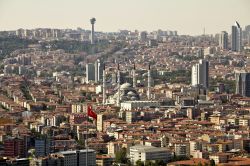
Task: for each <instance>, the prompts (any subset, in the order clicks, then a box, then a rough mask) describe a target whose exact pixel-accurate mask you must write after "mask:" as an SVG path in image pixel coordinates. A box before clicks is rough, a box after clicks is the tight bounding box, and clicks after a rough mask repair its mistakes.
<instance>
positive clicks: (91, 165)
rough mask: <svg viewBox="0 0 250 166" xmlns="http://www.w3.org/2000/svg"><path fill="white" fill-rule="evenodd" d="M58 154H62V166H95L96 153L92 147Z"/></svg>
mask: <svg viewBox="0 0 250 166" xmlns="http://www.w3.org/2000/svg"><path fill="white" fill-rule="evenodd" d="M58 154H59V155H62V156H63V160H64V162H63V163H64V164H63V165H64V166H96V153H95V151H94V150H93V149H88V150H86V149H84V150H74V151H63V152H59V153H58ZM86 157H87V162H86Z"/></svg>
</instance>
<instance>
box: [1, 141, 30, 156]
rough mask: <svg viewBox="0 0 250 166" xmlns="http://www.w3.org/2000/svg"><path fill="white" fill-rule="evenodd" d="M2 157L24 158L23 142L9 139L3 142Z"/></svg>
mask: <svg viewBox="0 0 250 166" xmlns="http://www.w3.org/2000/svg"><path fill="white" fill-rule="evenodd" d="M4 155H5V156H7V157H17V156H18V157H25V148H24V140H23V139H21V138H14V137H10V138H7V139H6V140H5V141H4Z"/></svg>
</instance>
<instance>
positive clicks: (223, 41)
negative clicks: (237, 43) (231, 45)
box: [219, 31, 228, 50]
mask: <svg viewBox="0 0 250 166" xmlns="http://www.w3.org/2000/svg"><path fill="white" fill-rule="evenodd" d="M219 46H220V48H221V49H223V50H227V49H228V33H227V32H226V31H222V32H221V34H220V38H219Z"/></svg>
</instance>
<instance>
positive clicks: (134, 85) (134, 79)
mask: <svg viewBox="0 0 250 166" xmlns="http://www.w3.org/2000/svg"><path fill="white" fill-rule="evenodd" d="M133 87H134V88H136V78H135V64H134V69H133Z"/></svg>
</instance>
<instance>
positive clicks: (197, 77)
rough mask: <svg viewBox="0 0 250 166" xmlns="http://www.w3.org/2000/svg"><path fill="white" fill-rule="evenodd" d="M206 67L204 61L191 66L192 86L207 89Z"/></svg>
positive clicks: (206, 62)
mask: <svg viewBox="0 0 250 166" xmlns="http://www.w3.org/2000/svg"><path fill="white" fill-rule="evenodd" d="M208 66H209V63H208V61H207V60H205V59H204V60H200V61H199V63H197V64H195V65H193V66H192V86H197V85H202V86H203V87H204V88H208V76H209V70H208Z"/></svg>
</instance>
